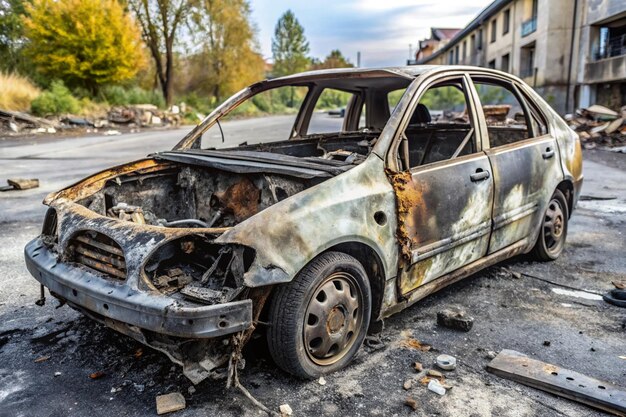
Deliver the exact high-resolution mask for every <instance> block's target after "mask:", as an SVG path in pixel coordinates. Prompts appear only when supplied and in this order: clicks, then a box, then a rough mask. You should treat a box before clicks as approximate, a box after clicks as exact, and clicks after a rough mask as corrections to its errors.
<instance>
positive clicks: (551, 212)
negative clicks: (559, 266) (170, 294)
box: [533, 190, 569, 261]
mask: <svg viewBox="0 0 626 417" xmlns="http://www.w3.org/2000/svg"><path fill="white" fill-rule="evenodd" d="M568 218H569V212H568V208H567V201H566V200H565V196H564V195H563V193H562V192H561V191H560V190H556V191H555V192H554V194H553V195H552V198H551V199H550V202H549V203H548V207H547V208H546V211H545V213H544V216H543V223H542V225H541V231H540V232H539V237H538V238H537V243H535V247H534V249H533V255H534V257H535V258H537V259H538V260H540V261H553V260H555V259H556V258H558V257H559V255H561V252H563V248H564V247H565V239H566V237H567V219H568Z"/></svg>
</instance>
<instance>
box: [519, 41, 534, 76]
mask: <svg viewBox="0 0 626 417" xmlns="http://www.w3.org/2000/svg"><path fill="white" fill-rule="evenodd" d="M520 63H521V67H520V77H522V78H528V77H532V76H533V75H534V73H535V44H534V43H532V44H530V45H527V46H523V47H522V49H521V51H520Z"/></svg>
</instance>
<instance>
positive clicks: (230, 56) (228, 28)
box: [192, 0, 265, 102]
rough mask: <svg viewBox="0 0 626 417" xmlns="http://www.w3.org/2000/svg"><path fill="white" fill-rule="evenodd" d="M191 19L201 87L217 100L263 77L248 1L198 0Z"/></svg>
mask: <svg viewBox="0 0 626 417" xmlns="http://www.w3.org/2000/svg"><path fill="white" fill-rule="evenodd" d="M192 22H193V29H194V30H193V33H194V35H195V36H196V37H197V38H198V40H199V41H200V44H201V51H200V53H199V54H198V55H197V56H196V57H195V58H196V59H195V61H196V64H198V63H200V65H196V68H197V69H200V71H195V74H196V75H195V78H196V79H197V81H196V82H195V83H196V84H198V85H199V87H200V89H202V90H205V91H207V92H208V93H209V94H210V95H212V96H213V97H215V99H216V100H217V101H218V102H220V101H222V100H223V99H224V98H225V97H227V96H229V95H231V94H232V93H234V92H236V91H237V90H240V89H241V88H243V87H245V86H246V85H248V84H251V83H252V82H254V81H258V80H260V79H261V78H263V71H264V68H265V62H264V61H263V58H262V57H261V55H260V54H259V53H258V52H257V49H258V46H257V43H256V39H255V35H256V32H255V28H254V26H253V25H252V24H251V23H250V4H249V3H248V1H246V0H200V1H199V2H198V4H197V6H196V7H194V8H193V9H192ZM207 69H208V70H207Z"/></svg>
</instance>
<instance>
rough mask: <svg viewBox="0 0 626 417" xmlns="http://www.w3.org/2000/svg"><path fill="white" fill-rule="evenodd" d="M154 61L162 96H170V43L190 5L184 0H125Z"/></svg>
mask: <svg viewBox="0 0 626 417" xmlns="http://www.w3.org/2000/svg"><path fill="white" fill-rule="evenodd" d="M129 5H130V7H131V9H132V10H133V12H134V13H135V16H136V17H137V20H138V21H139V24H140V25H141V29H142V32H143V38H144V40H145V42H146V44H147V45H148V49H149V50H150V55H151V56H152V59H153V61H154V65H155V69H156V75H157V78H158V79H159V84H160V85H161V91H162V92H163V98H164V99H165V102H166V103H167V105H168V106H169V105H170V104H172V99H173V80H174V58H175V57H174V43H175V41H176V36H177V35H178V34H179V31H180V30H181V28H182V26H183V24H184V23H185V22H186V19H187V17H188V14H189V10H190V9H191V6H192V3H191V2H189V1H187V0H129Z"/></svg>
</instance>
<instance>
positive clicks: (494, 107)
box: [472, 77, 529, 148]
mask: <svg viewBox="0 0 626 417" xmlns="http://www.w3.org/2000/svg"><path fill="white" fill-rule="evenodd" d="M472 78H473V79H474V86H475V87H476V91H477V92H478V96H479V98H480V102H481V105H482V108H483V113H484V115H485V122H486V123H487V131H488V133H489V143H490V144H491V147H492V148H493V147H497V146H502V145H508V144H510V143H514V142H518V141H520V140H524V139H528V138H529V134H528V127H527V122H526V121H527V120H528V119H527V117H526V114H525V113H524V108H523V107H522V104H521V102H520V100H519V99H518V97H517V95H516V93H515V90H514V89H513V86H512V85H510V84H508V83H505V82H503V83H501V84H500V83H497V82H495V81H493V80H486V79H485V80H483V79H480V78H478V79H477V78H474V77H472Z"/></svg>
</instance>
